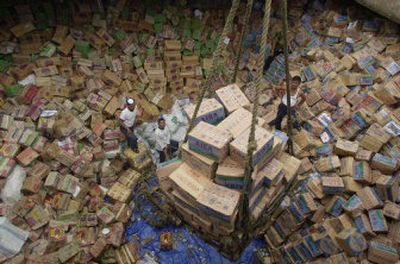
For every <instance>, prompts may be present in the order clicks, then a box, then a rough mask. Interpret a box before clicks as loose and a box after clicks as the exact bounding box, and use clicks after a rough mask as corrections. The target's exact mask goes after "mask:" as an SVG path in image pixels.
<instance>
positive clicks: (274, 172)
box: [252, 159, 285, 190]
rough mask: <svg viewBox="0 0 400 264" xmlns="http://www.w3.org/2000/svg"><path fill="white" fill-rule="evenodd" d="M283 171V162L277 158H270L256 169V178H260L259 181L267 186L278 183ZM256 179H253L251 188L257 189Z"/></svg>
mask: <svg viewBox="0 0 400 264" xmlns="http://www.w3.org/2000/svg"><path fill="white" fill-rule="evenodd" d="M284 175H285V173H284V170H283V163H282V162H280V161H279V160H277V159H272V160H271V162H269V163H268V164H267V165H266V166H265V167H263V168H261V169H259V170H258V171H257V179H258V178H261V183H262V184H263V185H265V186H266V187H268V188H271V187H272V186H274V185H278V184H280V182H281V181H282V179H283V177H284ZM257 185H258V184H257V180H253V185H252V189H253V190H254V189H257Z"/></svg>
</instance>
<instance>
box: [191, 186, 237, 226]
mask: <svg viewBox="0 0 400 264" xmlns="http://www.w3.org/2000/svg"><path fill="white" fill-rule="evenodd" d="M239 198H240V192H238V191H235V190H230V189H228V188H226V187H223V186H219V185H217V184H214V183H211V182H210V183H208V185H206V186H205V188H204V189H203V190H202V192H201V193H200V195H199V196H198V198H197V202H198V203H199V204H200V205H201V210H202V211H203V212H205V213H206V214H207V215H208V216H210V217H213V218H217V219H219V220H222V221H224V222H227V223H234V221H235V217H236V213H237V211H236V210H237V208H238V206H239Z"/></svg>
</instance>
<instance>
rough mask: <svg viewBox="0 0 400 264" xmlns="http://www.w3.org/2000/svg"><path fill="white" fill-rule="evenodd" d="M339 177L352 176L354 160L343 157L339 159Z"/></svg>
mask: <svg viewBox="0 0 400 264" xmlns="http://www.w3.org/2000/svg"><path fill="white" fill-rule="evenodd" d="M339 175H340V176H342V177H343V176H350V177H353V175H354V158H353V157H345V158H341V159H340V172H339Z"/></svg>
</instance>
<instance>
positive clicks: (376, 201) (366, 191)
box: [357, 186, 383, 210]
mask: <svg viewBox="0 0 400 264" xmlns="http://www.w3.org/2000/svg"><path fill="white" fill-rule="evenodd" d="M357 195H358V197H360V199H361V201H362V204H363V207H364V208H365V209H366V210H372V209H375V208H379V207H382V206H383V202H382V200H381V199H380V198H379V196H378V194H377V193H376V192H375V190H374V189H373V188H371V187H368V186H366V187H364V188H363V189H362V190H360V191H358V192H357Z"/></svg>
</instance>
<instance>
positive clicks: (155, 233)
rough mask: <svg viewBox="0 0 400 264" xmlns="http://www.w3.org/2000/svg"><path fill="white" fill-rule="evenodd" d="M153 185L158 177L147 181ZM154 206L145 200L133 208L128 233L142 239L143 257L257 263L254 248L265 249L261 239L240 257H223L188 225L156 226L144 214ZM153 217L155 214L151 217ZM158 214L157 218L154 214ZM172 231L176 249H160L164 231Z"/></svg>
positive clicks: (166, 260) (165, 260)
mask: <svg viewBox="0 0 400 264" xmlns="http://www.w3.org/2000/svg"><path fill="white" fill-rule="evenodd" d="M147 183H148V184H149V185H150V186H151V185H153V184H157V182H156V179H155V178H152V179H151V181H150V182H149V181H147ZM153 206H154V205H153V204H151V203H150V202H148V201H146V200H144V199H141V205H140V210H138V209H136V208H135V207H134V208H133V211H132V217H131V220H132V222H131V223H130V224H128V225H127V226H126V229H125V235H126V237H127V239H128V240H129V241H131V240H132V239H136V240H137V241H138V242H139V247H138V251H139V255H140V256H141V257H142V258H146V257H148V256H155V258H154V259H156V260H157V261H159V263H168V264H174V263H176V264H178V263H179V264H185V263H207V264H214V263H215V264H219V263H222V264H228V263H257V261H256V258H255V254H254V251H255V250H256V249H259V248H262V247H263V245H264V243H263V241H261V240H254V241H252V242H251V243H250V244H249V245H248V246H247V248H246V249H245V250H244V251H243V252H242V254H241V256H240V259H239V260H237V261H230V260H228V259H226V258H225V257H223V256H222V255H221V254H220V253H219V252H218V251H217V249H216V248H214V247H213V246H211V245H209V244H207V243H206V242H205V241H204V240H202V239H201V238H199V237H198V236H197V235H196V234H194V233H193V232H191V231H190V230H189V229H188V228H187V227H186V226H185V225H181V226H179V227H176V226H172V225H168V226H165V227H162V228H156V227H153V226H151V225H149V224H148V223H146V221H145V219H144V217H143V216H144V215H147V214H150V215H151V214H152V212H151V210H152V207H153ZM151 217H153V216H151ZM154 217H157V216H155V215H154ZM163 231H169V232H171V233H172V234H173V240H174V248H173V249H172V250H169V251H162V250H160V242H159V241H160V233H161V232H163Z"/></svg>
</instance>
